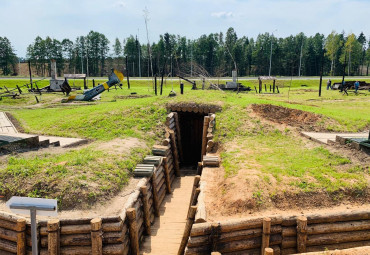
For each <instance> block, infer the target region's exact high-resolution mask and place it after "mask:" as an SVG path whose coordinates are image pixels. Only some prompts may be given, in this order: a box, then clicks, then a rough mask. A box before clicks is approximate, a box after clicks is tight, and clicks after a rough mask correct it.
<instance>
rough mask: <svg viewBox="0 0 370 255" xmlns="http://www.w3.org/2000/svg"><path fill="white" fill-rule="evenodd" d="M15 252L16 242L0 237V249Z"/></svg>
mask: <svg viewBox="0 0 370 255" xmlns="http://www.w3.org/2000/svg"><path fill="white" fill-rule="evenodd" d="M1 250H3V251H8V252H13V253H17V244H16V243H14V242H11V241H7V240H4V239H0V251H1Z"/></svg>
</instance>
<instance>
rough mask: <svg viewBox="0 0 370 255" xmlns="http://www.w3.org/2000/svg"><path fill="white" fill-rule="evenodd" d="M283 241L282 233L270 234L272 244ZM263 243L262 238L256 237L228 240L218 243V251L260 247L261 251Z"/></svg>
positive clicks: (224, 251) (225, 251)
mask: <svg viewBox="0 0 370 255" xmlns="http://www.w3.org/2000/svg"><path fill="white" fill-rule="evenodd" d="M281 241H282V237H281V235H271V236H270V245H271V246H272V245H277V244H280V243H281ZM261 244H262V238H261V237H254V238H250V239H246V240H238V241H232V242H227V243H217V251H219V252H221V253H222V254H224V253H227V252H235V251H242V250H250V249H259V251H260V252H261Z"/></svg>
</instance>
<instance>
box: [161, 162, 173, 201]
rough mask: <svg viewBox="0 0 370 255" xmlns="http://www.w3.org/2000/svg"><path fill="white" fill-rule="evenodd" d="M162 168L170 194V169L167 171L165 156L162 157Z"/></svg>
mask: <svg viewBox="0 0 370 255" xmlns="http://www.w3.org/2000/svg"><path fill="white" fill-rule="evenodd" d="M163 169H164V177H165V180H166V189H167V193H168V194H170V193H171V192H172V191H171V178H170V171H168V163H167V157H164V158H163Z"/></svg>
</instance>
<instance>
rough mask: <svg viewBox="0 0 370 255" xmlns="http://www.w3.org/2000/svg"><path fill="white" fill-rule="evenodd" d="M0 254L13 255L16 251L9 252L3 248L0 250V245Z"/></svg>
mask: <svg viewBox="0 0 370 255" xmlns="http://www.w3.org/2000/svg"><path fill="white" fill-rule="evenodd" d="M0 254H1V255H15V254H16V253H13V252H9V251H4V250H2V249H1V247H0ZM30 255H32V254H30Z"/></svg>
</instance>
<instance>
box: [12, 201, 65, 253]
mask: <svg viewBox="0 0 370 255" xmlns="http://www.w3.org/2000/svg"><path fill="white" fill-rule="evenodd" d="M6 205H7V206H8V207H9V209H10V210H11V211H12V212H13V213H16V214H29V215H30V216H31V238H32V255H38V245H37V226H36V214H37V213H38V214H39V215H44V216H57V215H58V211H57V200H56V199H43V198H31V197H16V196H13V197H12V198H11V199H9V200H8V202H6Z"/></svg>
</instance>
